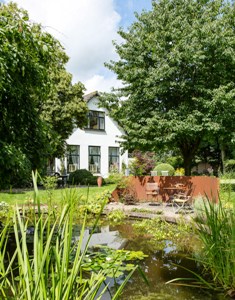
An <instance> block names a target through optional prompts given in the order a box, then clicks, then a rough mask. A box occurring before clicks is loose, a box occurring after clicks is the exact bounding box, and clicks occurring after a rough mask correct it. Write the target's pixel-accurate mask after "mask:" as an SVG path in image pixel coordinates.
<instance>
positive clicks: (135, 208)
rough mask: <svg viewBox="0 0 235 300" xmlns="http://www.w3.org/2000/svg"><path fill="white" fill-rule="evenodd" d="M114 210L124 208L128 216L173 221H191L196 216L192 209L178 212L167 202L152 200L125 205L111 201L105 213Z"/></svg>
mask: <svg viewBox="0 0 235 300" xmlns="http://www.w3.org/2000/svg"><path fill="white" fill-rule="evenodd" d="M112 210H122V211H123V212H124V213H125V214H126V215H127V216H128V217H133V218H147V219H152V218H156V217H157V216H160V217H161V218H162V219H163V220H165V221H167V222H172V223H178V222H181V221H182V219H183V220H185V221H186V222H191V221H192V218H193V217H194V216H195V214H194V212H193V211H192V210H186V209H184V210H182V211H180V212H179V213H177V208H176V207H172V206H171V205H166V204H165V203H163V204H160V205H153V204H152V203H151V202H144V203H140V202H139V203H136V204H135V205H125V204H123V203H121V202H110V203H108V204H107V205H106V206H105V209H104V213H105V214H108V213H109V212H110V211H112Z"/></svg>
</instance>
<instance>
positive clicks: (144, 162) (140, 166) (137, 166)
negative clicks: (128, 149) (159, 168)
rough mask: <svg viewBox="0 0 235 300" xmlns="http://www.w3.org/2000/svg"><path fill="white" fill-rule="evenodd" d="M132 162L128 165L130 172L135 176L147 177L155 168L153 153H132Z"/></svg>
mask: <svg viewBox="0 0 235 300" xmlns="http://www.w3.org/2000/svg"><path fill="white" fill-rule="evenodd" d="M133 158H134V159H133V161H132V162H131V163H130V164H129V169H130V172H131V173H132V174H133V175H135V176H138V175H148V174H149V173H150V171H151V170H152V169H153V167H154V166H155V159H154V153H153V152H149V151H147V152H145V153H143V152H141V151H138V150H136V151H134V152H133Z"/></svg>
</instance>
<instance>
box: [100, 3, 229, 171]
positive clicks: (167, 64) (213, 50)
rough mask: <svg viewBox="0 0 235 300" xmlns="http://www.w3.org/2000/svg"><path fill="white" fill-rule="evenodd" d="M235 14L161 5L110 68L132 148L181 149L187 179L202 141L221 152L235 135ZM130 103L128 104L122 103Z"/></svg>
mask: <svg viewBox="0 0 235 300" xmlns="http://www.w3.org/2000/svg"><path fill="white" fill-rule="evenodd" d="M234 15H235V9H234V4H232V3H231V2H228V3H226V2H225V1H220V0H215V1H207V0H203V1H202V0H199V1H196V0H159V1H153V2H152V10H151V11H149V12H146V11H145V12H142V14H140V15H137V21H136V22H134V23H133V24H132V25H131V26H130V28H129V29H128V30H127V31H124V30H123V29H121V30H120V31H119V34H120V36H121V37H122V42H121V44H117V43H115V47H116V52H117V53H118V55H119V60H118V61H111V62H109V63H108V64H107V67H108V68H110V69H111V70H112V71H114V72H115V73H116V74H117V77H118V79H120V80H121V81H122V82H123V87H122V88H120V89H119V90H118V91H116V92H115V93H113V94H111V95H104V97H103V105H107V106H109V107H110V108H111V109H112V110H111V111H112V112H111V113H112V115H113V117H115V118H116V119H118V120H119V121H120V122H121V123H122V125H123V127H124V129H125V131H126V136H125V137H124V138H125V141H124V146H126V147H127V148H134V149H135V148H136V149H141V150H148V151H154V150H157V149H159V147H165V146H167V147H168V148H169V149H171V148H173V147H176V148H178V149H179V151H180V152H181V155H182V157H183V159H184V167H185V172H186V175H190V172H191V164H192V161H193V158H194V156H195V153H196V152H197V151H198V149H199V147H200V144H201V142H202V140H203V139H204V140H207V139H208V140H209V138H211V137H212V136H213V137H217V139H218V140H219V141H220V144H221V148H222V147H223V143H225V142H226V140H231V138H232V135H233V134H234V127H235V122H234V115H235V101H234V99H235V98H234V95H235V94H234V93H235V84H234V82H235V32H234V28H235V27H234V21H235V18H234ZM122 97H124V98H125V100H124V101H121V105H120V99H122Z"/></svg>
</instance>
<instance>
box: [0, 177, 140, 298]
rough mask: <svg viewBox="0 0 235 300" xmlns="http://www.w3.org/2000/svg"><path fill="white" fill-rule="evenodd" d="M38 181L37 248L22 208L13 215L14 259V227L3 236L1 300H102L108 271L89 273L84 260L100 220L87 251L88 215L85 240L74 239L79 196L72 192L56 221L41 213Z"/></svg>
mask: <svg viewBox="0 0 235 300" xmlns="http://www.w3.org/2000/svg"><path fill="white" fill-rule="evenodd" d="M36 177H37V176H33V182H34V188H35V197H34V201H35V203H34V205H37V210H38V214H37V215H36V214H35V219H34V226H33V250H32V251H31V250H30V248H29V244H28V235H27V233H28V232H29V230H30V229H31V227H29V220H28V218H27V215H26V214H25V212H23V215H22V214H21V213H20V210H19V209H16V210H15V213H14V215H13V224H14V228H13V238H14V240H15V244H16V246H15V247H16V249H15V251H14V254H13V255H12V256H11V257H8V251H7V245H8V242H9V235H10V233H9V232H10V225H9V224H10V223H7V224H6V226H5V227H4V228H3V230H2V231H1V233H0V273H1V281H0V297H1V299H12V300H13V299H14V300H18V299H22V300H26V299H27V300H36V299H37V300H45V299H48V300H79V299H82V300H92V299H101V298H102V295H103V294H104V293H105V292H106V291H107V290H108V289H107V285H106V284H105V279H106V275H105V272H103V271H102V270H99V271H98V272H96V273H95V272H87V271H85V270H83V261H84V257H85V256H86V253H87V249H88V244H89V241H90V238H91V236H92V233H93V232H94V230H95V227H96V225H97V223H98V220H99V216H98V217H97V218H96V220H95V222H94V226H93V230H92V232H91V235H90V238H89V239H88V241H87V243H86V245H85V247H84V246H83V247H82V243H83V236H84V231H85V225H86V213H85V216H84V220H83V225H82V229H81V232H80V238H79V241H78V242H76V243H75V242H74V241H73V235H72V231H73V220H74V209H73V208H74V207H73V203H74V198H73V195H74V194H73V193H68V194H67V198H66V200H67V201H66V202H67V203H66V204H65V205H64V208H63V210H62V211H61V213H60V215H56V217H55V219H54V221H53V222H52V218H51V216H49V215H47V216H45V215H44V214H43V213H42V212H41V210H40V200H39V197H38V190H37V185H36V181H37V178H36ZM104 204H105V202H104ZM102 209H103V207H101V211H102ZM101 211H100V212H101ZM82 249H83V250H82ZM117 268H118V267H117ZM136 268H137V267H134V268H133V269H132V270H131V271H130V273H129V274H128V276H127V277H126V278H125V280H124V281H123V283H122V284H121V285H120V286H119V287H118V289H117V290H116V292H114V294H113V295H112V297H111V299H113V300H116V299H119V296H120V294H121V292H122V289H123V287H124V285H125V284H126V282H127V281H128V280H129V278H130V276H131V275H132V273H133V272H134V271H135V269H136Z"/></svg>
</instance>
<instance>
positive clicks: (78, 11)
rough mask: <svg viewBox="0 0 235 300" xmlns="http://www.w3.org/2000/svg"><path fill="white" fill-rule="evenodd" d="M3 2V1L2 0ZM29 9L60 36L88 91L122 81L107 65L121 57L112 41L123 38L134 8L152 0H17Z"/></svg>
mask: <svg viewBox="0 0 235 300" xmlns="http://www.w3.org/2000/svg"><path fill="white" fill-rule="evenodd" d="M0 2H3V1H1V0H0ZM8 2H9V1H8V0H5V3H8ZM14 2H16V3H17V4H18V6H19V7H21V8H24V9H26V10H27V11H28V13H29V17H30V20H32V21H33V22H36V23H41V24H42V26H43V27H44V28H45V30H47V31H48V32H50V33H51V34H52V35H53V36H54V37H55V38H57V39H58V40H59V41H60V42H61V44H62V45H63V47H64V48H65V51H66V53H67V55H68V56H69V57H70V60H69V62H68V64H67V70H68V72H70V73H71V74H72V75H73V82H74V83H75V82H78V81H81V82H82V83H83V84H84V85H85V88H86V91H85V93H90V92H92V91H96V90H97V91H101V92H109V91H111V88H112V87H114V88H115V87H118V86H120V85H121V83H120V82H119V81H118V80H117V79H116V75H115V74H114V73H113V72H111V71H109V70H108V69H107V68H105V67H104V63H105V62H109V61H110V60H117V59H118V56H117V54H116V52H115V48H114V46H113V43H112V41H113V40H115V41H117V42H120V41H121V40H120V37H119V35H118V34H117V31H118V29H119V28H120V27H123V28H124V29H127V28H128V27H129V26H130V25H131V24H132V23H133V22H134V20H135V15H134V12H137V13H141V12H142V10H147V11H148V10H150V9H151V2H152V1H151V0H66V1H65V0H15V1H14Z"/></svg>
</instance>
